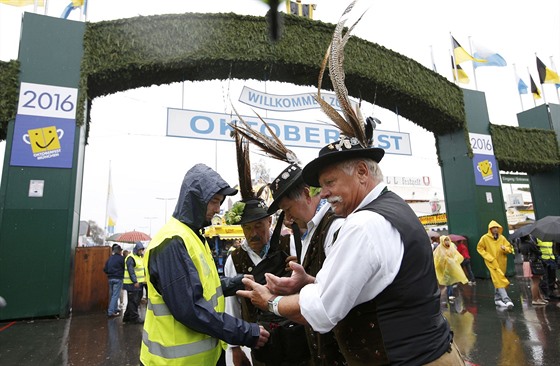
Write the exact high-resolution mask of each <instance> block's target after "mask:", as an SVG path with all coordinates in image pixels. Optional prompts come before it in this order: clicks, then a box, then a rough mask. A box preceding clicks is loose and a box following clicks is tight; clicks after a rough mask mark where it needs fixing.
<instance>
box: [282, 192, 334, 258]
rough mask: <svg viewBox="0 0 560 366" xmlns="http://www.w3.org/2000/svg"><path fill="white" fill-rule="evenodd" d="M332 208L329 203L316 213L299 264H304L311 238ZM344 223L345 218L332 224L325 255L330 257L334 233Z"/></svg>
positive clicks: (293, 246)
mask: <svg viewBox="0 0 560 366" xmlns="http://www.w3.org/2000/svg"><path fill="white" fill-rule="evenodd" d="M330 207H331V205H330V204H328V203H325V204H324V205H322V206H320V207H319V210H318V211H317V212H316V213H315V216H313V218H312V219H311V221H309V222H308V223H307V231H306V233H305V237H304V238H303V239H302V240H301V260H300V262H299V263H300V264H302V263H303V258H305V254H306V253H307V249H308V248H309V244H310V243H311V238H312V237H313V234H315V230H316V229H317V226H318V225H319V223H320V222H321V220H322V219H323V217H324V216H325V214H326V213H327V211H328V210H329V208H330ZM343 222H344V218H342V217H341V218H338V219H334V220H333V222H332V223H331V226H330V227H329V230H328V231H327V236H326V237H325V241H324V243H323V246H324V248H325V255H328V251H329V250H330V248H332V241H333V237H334V233H335V232H336V231H337V230H338V229H340V227H341V226H342V223H343ZM295 253H296V247H295V242H294V236H293V235H292V236H291V237H290V254H291V255H296V254H295Z"/></svg>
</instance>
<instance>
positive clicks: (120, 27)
mask: <svg viewBox="0 0 560 366" xmlns="http://www.w3.org/2000/svg"><path fill="white" fill-rule="evenodd" d="M333 30H334V25H332V24H326V23H322V22H319V21H313V20H309V19H306V18H303V17H297V16H289V15H287V16H285V18H284V30H283V34H282V38H281V39H280V41H279V42H277V43H275V44H272V43H271V42H270V41H269V38H268V31H267V24H266V20H265V18H263V17H254V16H244V15H238V14H232V13H231V14H179V15H163V16H149V17H136V18H130V19H120V20H115V21H107V22H99V23H94V24H88V26H87V28H86V34H85V44H84V47H85V50H84V52H85V54H84V60H83V63H82V70H83V78H84V79H83V83H82V87H83V88H87V96H88V97H89V98H90V99H92V98H95V97H97V96H101V95H106V94H111V93H115V92H117V91H122V90H127V89H131V88H137V87H142V86H150V85H160V84H167V83H171V82H176V81H182V80H187V81H194V80H211V79H227V78H229V77H232V78H238V79H257V80H277V81H283V82H287V83H292V84H296V85H309V86H316V85H317V77H318V75H319V68H320V64H321V61H322V59H323V56H324V54H325V50H326V49H327V46H328V44H329V42H330V40H331V37H332V33H333ZM345 54H346V56H345V69H346V80H347V83H346V84H347V85H348V90H349V94H350V95H352V96H354V97H357V98H360V97H361V98H362V99H364V100H367V101H370V102H374V101H375V104H377V105H379V106H382V107H385V108H387V109H389V110H394V109H395V107H396V106H398V109H399V113H400V114H401V115H402V116H404V117H406V118H408V119H410V120H411V121H414V122H415V123H417V124H418V125H420V126H422V127H424V128H426V129H427V130H430V131H433V132H434V133H445V132H450V131H454V130H457V129H461V128H464V126H465V113H464V107H463V94H462V91H461V90H460V88H458V87H457V86H456V85H454V84H452V83H450V82H449V81H447V80H446V79H445V78H444V77H442V76H441V75H439V74H437V73H435V72H432V71H431V70H428V69H426V68H425V67H423V66H422V65H420V64H419V63H417V62H416V61H414V60H411V59H409V58H407V57H404V56H402V55H400V54H398V53H396V52H393V51H391V50H388V49H386V48H384V47H382V46H379V45H377V44H374V43H371V42H367V41H364V40H362V39H358V38H356V37H352V38H351V39H350V41H349V42H348V45H347V46H346V49H345ZM327 79H328V78H325V81H326V83H324V84H323V85H325V87H326V88H330V81H329V80H327ZM442 95H444V96H445V97H441V96H442ZM80 105H83V103H80Z"/></svg>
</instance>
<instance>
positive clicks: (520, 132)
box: [490, 124, 560, 173]
mask: <svg viewBox="0 0 560 366" xmlns="http://www.w3.org/2000/svg"><path fill="white" fill-rule="evenodd" d="M490 134H491V135H492V143H493V145H494V155H495V156H496V159H497V160H498V162H499V163H500V170H506V171H512V172H515V171H518V172H527V173H538V172H543V171H547V170H551V169H553V168H555V167H557V166H559V165H560V152H559V148H558V141H557V139H556V133H555V132H554V131H553V130H541V129H536V128H520V127H512V126H501V125H493V124H490Z"/></svg>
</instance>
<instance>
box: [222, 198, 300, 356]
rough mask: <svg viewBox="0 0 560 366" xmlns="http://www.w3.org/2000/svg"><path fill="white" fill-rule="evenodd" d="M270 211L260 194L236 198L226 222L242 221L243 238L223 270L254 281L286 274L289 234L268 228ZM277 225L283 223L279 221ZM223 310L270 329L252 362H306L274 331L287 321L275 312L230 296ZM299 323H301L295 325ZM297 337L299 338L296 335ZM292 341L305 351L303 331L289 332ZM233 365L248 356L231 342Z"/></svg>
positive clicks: (236, 223) (269, 226)
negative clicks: (268, 336) (283, 235)
mask: <svg viewBox="0 0 560 366" xmlns="http://www.w3.org/2000/svg"><path fill="white" fill-rule="evenodd" d="M271 214H272V212H270V211H269V210H268V206H267V205H266V203H265V202H264V200H262V199H261V198H257V197H250V198H246V199H243V200H242V201H239V202H236V203H235V204H234V205H233V207H232V208H231V210H230V211H228V212H227V213H226V215H225V216H226V222H227V224H229V225H241V228H242V229H243V234H244V236H245V240H244V241H243V242H242V243H241V246H240V247H239V248H237V249H236V250H234V251H233V252H232V253H231V255H230V256H229V257H228V259H227V260H226V264H225V265H224V274H225V275H226V277H234V276H237V275H238V274H250V275H253V276H254V278H255V280H256V281H259V282H261V283H263V284H264V283H265V280H264V273H269V272H271V273H275V274H277V275H279V276H288V275H289V273H288V272H287V271H286V270H285V267H286V265H285V260H286V258H287V256H288V252H289V238H288V237H285V238H283V239H282V240H280V238H279V237H278V235H274V238H273V233H272V231H271V225H272V217H271ZM278 225H279V226H281V225H282V223H280V222H279V223H278ZM226 312H227V313H228V314H230V315H233V316H235V317H239V318H242V319H244V320H246V321H250V322H255V321H256V322H258V323H259V324H261V325H263V326H264V327H265V328H266V329H268V330H269V331H270V332H271V342H270V344H269V345H268V346H265V347H263V348H262V349H260V350H253V351H252V359H253V360H252V362H253V365H278V366H280V365H286V366H287V365H306V364H307V361H308V359H309V354H308V353H307V352H303V353H301V352H300V353H297V352H295V351H294V350H288V349H286V347H284V346H283V344H286V343H287V342H282V341H281V339H279V338H278V337H281V336H284V335H285V334H284V333H283V332H277V331H274V330H275V329H278V328H279V327H280V326H281V323H286V322H287V320H286V319H285V318H283V317H280V316H278V315H276V314H273V313H272V314H271V313H268V312H265V313H263V312H261V311H260V310H259V309H257V308H256V307H254V306H253V304H251V303H250V302H249V301H247V300H246V299H241V298H235V297H233V296H232V297H229V298H227V299H226ZM298 327H301V326H298ZM298 337H299V338H300V339H298ZM290 338H292V339H291V340H290V341H293V342H294V344H295V345H296V347H297V346H299V348H303V349H304V351H307V349H306V348H307V343H306V341H305V336H304V334H303V332H302V333H300V334H299V336H298V335H296V334H293V335H291V336H290ZM230 348H231V351H232V359H233V364H234V366H242V365H248V364H249V360H248V359H247V357H246V355H245V353H244V352H243V350H242V349H241V348H240V347H237V346H231V347H230Z"/></svg>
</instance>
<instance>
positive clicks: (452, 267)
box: [434, 235, 468, 302]
mask: <svg viewBox="0 0 560 366" xmlns="http://www.w3.org/2000/svg"><path fill="white" fill-rule="evenodd" d="M439 242H440V244H439V245H438V246H437V247H436V249H434V265H435V267H436V277H437V280H438V283H439V285H440V290H441V291H443V287H444V286H447V298H448V300H449V301H450V302H452V301H453V300H454V299H455V297H454V296H453V285H455V284H456V283H459V282H460V283H462V284H465V283H467V282H468V279H467V277H466V276H465V272H464V271H463V268H461V262H462V261H463V259H464V258H463V256H462V255H461V253H459V251H458V250H457V246H456V245H455V243H453V242H452V241H451V239H450V238H449V236H446V235H442V236H441V237H440V238H439Z"/></svg>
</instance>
